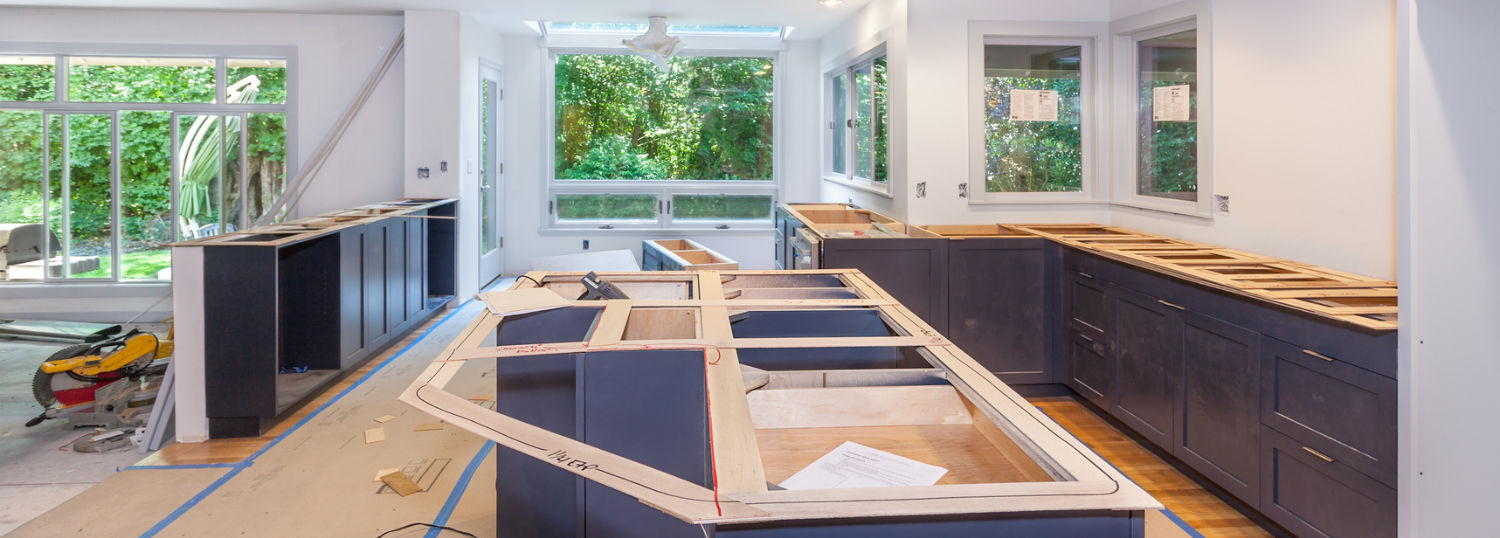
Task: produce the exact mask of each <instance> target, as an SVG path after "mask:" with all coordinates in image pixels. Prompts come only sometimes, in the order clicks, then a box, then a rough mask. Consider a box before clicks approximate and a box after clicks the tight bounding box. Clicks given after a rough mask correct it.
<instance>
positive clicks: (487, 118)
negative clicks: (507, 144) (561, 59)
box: [479, 67, 505, 286]
mask: <svg viewBox="0 0 1500 538" xmlns="http://www.w3.org/2000/svg"><path fill="white" fill-rule="evenodd" d="M502 96H503V94H502V93H501V92H500V72H499V71H497V70H495V69H492V68H489V67H481V68H480V79H479V285H481V286H483V285H485V284H487V283H489V282H490V281H491V280H494V279H495V277H498V276H500V272H501V270H502V269H503V267H502V266H503V265H504V261H503V258H502V257H501V250H502V248H503V247H504V246H505V238H504V236H503V234H502V231H503V229H504V228H503V226H502V224H501V218H500V207H501V205H500V201H501V200H502V197H501V186H500V178H501V174H502V173H503V172H504V168H503V166H504V165H503V164H502V161H501V159H500V147H501V145H500V121H501V118H502V115H501V114H500V109H501V97H502Z"/></svg>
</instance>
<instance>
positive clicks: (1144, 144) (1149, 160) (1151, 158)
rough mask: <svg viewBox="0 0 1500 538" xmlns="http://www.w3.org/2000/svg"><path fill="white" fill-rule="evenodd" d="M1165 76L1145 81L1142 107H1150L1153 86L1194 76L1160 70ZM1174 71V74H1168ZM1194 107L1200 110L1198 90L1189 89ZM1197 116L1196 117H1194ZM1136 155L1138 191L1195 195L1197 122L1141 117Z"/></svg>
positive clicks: (1172, 196) (1173, 83)
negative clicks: (1154, 119) (1155, 119)
mask: <svg viewBox="0 0 1500 538" xmlns="http://www.w3.org/2000/svg"><path fill="white" fill-rule="evenodd" d="M1159 75H1161V76H1164V78H1166V79H1165V80H1150V81H1142V83H1141V101H1140V103H1141V107H1143V109H1144V110H1150V109H1151V103H1152V89H1153V88H1156V87H1160V86H1177V85H1181V84H1190V81H1191V80H1192V79H1191V76H1190V75H1184V74H1180V73H1173V74H1168V73H1161V74H1159ZM1169 75H1171V76H1169ZM1189 102H1190V103H1191V106H1192V110H1195V111H1196V110H1198V91H1197V87H1196V85H1195V84H1194V85H1193V88H1192V91H1191V92H1189ZM1194 119H1196V118H1194ZM1140 122H1141V124H1140V128H1139V130H1138V133H1139V135H1138V136H1139V146H1138V149H1137V151H1138V154H1139V156H1140V157H1139V158H1138V159H1137V166H1139V167H1140V168H1139V169H1138V170H1137V176H1136V177H1138V178H1140V183H1139V184H1137V187H1136V188H1137V193H1138V194H1147V195H1150V194H1157V195H1164V196H1166V197H1169V198H1185V199H1190V200H1191V199H1195V198H1196V196H1195V195H1196V193H1197V192H1198V122H1197V121H1153V120H1152V119H1151V115H1150V114H1149V113H1147V114H1142V115H1141V119H1140Z"/></svg>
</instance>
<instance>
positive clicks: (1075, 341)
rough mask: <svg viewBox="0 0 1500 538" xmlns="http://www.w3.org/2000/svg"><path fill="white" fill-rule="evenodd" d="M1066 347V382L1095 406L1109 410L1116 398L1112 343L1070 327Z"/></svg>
mask: <svg viewBox="0 0 1500 538" xmlns="http://www.w3.org/2000/svg"><path fill="white" fill-rule="evenodd" d="M1065 348H1066V351H1065V352H1064V353H1065V356H1066V357H1067V365H1066V367H1065V370H1066V371H1067V375H1068V378H1067V382H1066V383H1065V384H1066V385H1068V386H1069V387H1072V388H1073V390H1074V391H1077V392H1078V393H1079V394H1082V395H1083V397H1084V398H1088V400H1089V401H1091V402H1093V403H1094V405H1097V406H1099V407H1103V408H1106V409H1108V408H1109V407H1110V402H1111V401H1114V398H1115V389H1114V386H1115V361H1114V355H1113V354H1112V353H1110V352H1109V348H1108V346H1107V345H1106V344H1105V342H1103V341H1102V340H1097V339H1095V338H1094V337H1092V336H1089V335H1087V334H1084V333H1082V332H1079V331H1078V330H1076V329H1070V330H1069V331H1068V337H1067V345H1066V346H1065Z"/></svg>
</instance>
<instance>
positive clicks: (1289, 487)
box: [1260, 428, 1396, 538]
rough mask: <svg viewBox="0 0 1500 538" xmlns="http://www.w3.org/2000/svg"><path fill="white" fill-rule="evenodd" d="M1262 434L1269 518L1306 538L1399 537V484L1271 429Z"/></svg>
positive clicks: (1265, 506)
mask: <svg viewBox="0 0 1500 538" xmlns="http://www.w3.org/2000/svg"><path fill="white" fill-rule="evenodd" d="M1260 439H1261V453H1262V455H1263V457H1265V458H1266V461H1265V463H1264V464H1263V465H1262V466H1261V473H1262V477H1261V482H1262V487H1261V501H1260V511H1261V513H1263V514H1265V515H1266V517H1269V518H1271V520H1272V521H1275V522H1276V523H1279V524H1281V526H1283V527H1286V529H1287V530H1290V531H1292V532H1293V533H1295V534H1296V535H1297V536H1302V537H1332V538H1338V537H1344V536H1351V537H1360V538H1379V537H1386V536H1396V490H1395V489H1393V488H1391V487H1389V486H1386V485H1385V484H1381V483H1380V482H1378V481H1376V480H1375V479H1373V478H1370V477H1368V476H1365V475H1364V474H1361V473H1360V472H1358V471H1355V470H1354V469H1352V468H1350V467H1349V466H1347V465H1344V464H1343V463H1341V462H1339V461H1338V460H1336V459H1333V458H1328V455H1327V454H1316V453H1314V452H1313V451H1310V450H1309V449H1311V447H1308V446H1307V445H1305V444H1303V443H1299V442H1297V441H1294V440H1292V438H1290V437H1287V436H1285V435H1282V434H1280V433H1278V432H1276V431H1274V430H1271V429H1270V428H1265V429H1264V431H1262V432H1261V436H1260ZM1330 459H1333V461H1328V460H1330Z"/></svg>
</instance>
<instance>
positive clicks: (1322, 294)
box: [1257, 288, 1397, 299]
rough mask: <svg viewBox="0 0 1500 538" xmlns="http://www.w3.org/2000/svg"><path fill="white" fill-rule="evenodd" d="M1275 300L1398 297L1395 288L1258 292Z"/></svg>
mask: <svg viewBox="0 0 1500 538" xmlns="http://www.w3.org/2000/svg"><path fill="white" fill-rule="evenodd" d="M1257 293H1260V294H1261V295H1265V296H1266V297H1270V298H1273V299H1322V298H1327V297H1396V296H1397V290H1396V289H1395V288H1351V289H1326V290H1325V289H1313V290H1258V292H1257Z"/></svg>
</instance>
